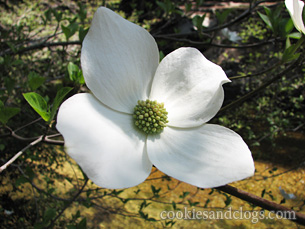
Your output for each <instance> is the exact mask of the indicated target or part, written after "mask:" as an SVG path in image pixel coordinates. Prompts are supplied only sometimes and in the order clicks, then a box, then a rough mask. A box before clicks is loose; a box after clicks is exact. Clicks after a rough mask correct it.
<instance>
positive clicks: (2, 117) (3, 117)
mask: <svg viewBox="0 0 305 229" xmlns="http://www.w3.org/2000/svg"><path fill="white" fill-rule="evenodd" d="M19 112H20V109H19V108H17V107H4V104H3V102H2V101H1V100H0V122H1V123H3V124H6V123H7V122H8V120H9V119H11V118H12V117H14V116H15V115H16V114H18V113H19Z"/></svg>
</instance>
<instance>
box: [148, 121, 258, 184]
mask: <svg viewBox="0 0 305 229" xmlns="http://www.w3.org/2000/svg"><path fill="white" fill-rule="evenodd" d="M147 150H148V156H149V159H150V160H151V161H152V163H153V164H154V165H155V166H156V167H157V168H158V169H159V170H160V171H162V172H164V173H165V174H167V175H169V176H172V177H174V178H176V179H178V180H180V181H184V182H186V183H189V184H192V185H195V186H197V187H200V188H213V187H219V186H222V185H225V184H228V183H231V182H234V181H239V180H242V179H245V178H248V177H250V176H252V175H253V174H254V171H255V168H254V161H253V158H252V155H251V152H250V150H249V148H248V146H247V145H246V143H245V142H244V141H243V139H242V138H241V137H240V136H239V135H238V134H237V133H235V132H233V131H232V130H229V129H227V128H225V127H222V126H218V125H212V124H205V125H202V126H201V127H196V128H190V129H177V128H171V127H169V128H167V129H164V132H163V133H162V134H161V136H160V139H153V137H148V141H147Z"/></svg>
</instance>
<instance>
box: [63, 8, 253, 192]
mask: <svg viewBox="0 0 305 229" xmlns="http://www.w3.org/2000/svg"><path fill="white" fill-rule="evenodd" d="M81 64H82V69H83V74H84V78H85V81H86V84H87V86H88V88H89V89H90V90H91V92H92V94H89V93H81V94H76V95H74V96H72V97H71V98H69V99H68V100H66V101H65V102H64V103H63V104H62V105H61V107H60V109H59V113H58V117H57V129H58V130H59V131H60V133H61V134H62V135H63V137H64V140H65V146H66V150H67V152H68V154H69V155H70V156H71V157H72V158H73V159H74V160H75V161H76V162H77V163H78V164H79V165H80V167H81V168H82V169H83V171H84V172H85V173H86V174H87V176H88V177H89V178H90V179H91V180H92V181H93V182H94V183H95V184H97V185H99V186H101V187H104V188H127V187H132V186H135V185H137V184H139V183H141V182H143V181H144V180H145V179H146V178H147V177H148V176H149V174H150V172H151V169H152V165H155V166H156V167H157V168H158V169H159V170H161V171H162V172H164V173H166V174H167V175H169V176H172V177H174V178H176V179H178V180H181V181H184V182H187V183H189V184H192V185H195V186H198V187H201V188H211V187H217V186H221V185H224V184H227V183H230V182H233V181H237V180H241V179H244V178H246V177H249V176H251V175H253V173H254V163H253V159H252V156H251V152H250V150H249V148H248V146H247V145H246V144H245V142H244V141H243V140H242V138H241V137H240V136H239V135H238V134H236V133H235V132H233V131H231V130H229V129H227V128H225V127H222V126H219V125H213V124H205V123H206V122H208V121H209V120H210V119H211V118H212V117H213V116H214V115H215V114H216V113H217V112H218V110H219V109H220V107H221V105H222V103H223V99H224V92H223V88H222V84H224V83H226V82H229V79H228V78H227V77H226V75H225V73H224V71H223V70H222V69H221V67H219V66H218V65H216V64H214V63H212V62H210V61H209V60H207V59H206V58H205V57H204V56H203V55H202V54H201V53H200V52H199V51H198V50H197V49H194V48H180V49H177V50H175V51H174V52H172V53H170V54H169V55H167V56H166V57H165V58H164V59H163V60H162V61H161V63H160V64H159V51H158V47H157V44H156V42H155V40H154V39H153V37H152V36H151V35H150V34H149V33H148V32H147V31H146V30H145V29H143V28H141V27H140V26H138V25H135V24H133V23H131V22H129V21H127V20H125V19H123V18H122V17H121V16H119V15H117V14H116V13H114V12H113V11H111V10H109V9H107V8H104V7H101V8H99V9H98V10H97V12H96V13H95V15H94V18H93V21H92V25H91V28H90V30H89V32H88V34H87V36H86V37H85V39H84V42H83V47H82V53H81Z"/></svg>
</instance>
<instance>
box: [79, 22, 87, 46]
mask: <svg viewBox="0 0 305 229" xmlns="http://www.w3.org/2000/svg"><path fill="white" fill-rule="evenodd" d="M88 31H89V28H87V29H84V27H82V26H81V27H79V30H78V38H79V40H80V42H83V40H84V38H85V36H86V35H87V33H88Z"/></svg>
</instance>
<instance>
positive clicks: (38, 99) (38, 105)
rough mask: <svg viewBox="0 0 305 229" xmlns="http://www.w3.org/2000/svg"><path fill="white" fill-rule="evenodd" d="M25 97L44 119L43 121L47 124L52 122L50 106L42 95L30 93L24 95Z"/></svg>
mask: <svg viewBox="0 0 305 229" xmlns="http://www.w3.org/2000/svg"><path fill="white" fill-rule="evenodd" d="M23 97H24V98H25V100H26V101H27V102H28V103H29V104H30V106H31V107H32V108H33V109H34V110H35V111H36V112H37V113H38V114H39V115H40V116H41V117H42V118H43V120H45V121H46V122H48V121H49V120H50V111H49V109H48V104H47V102H46V101H45V99H44V98H43V97H42V96H41V95H39V94H37V93H35V92H28V93H24V94H23Z"/></svg>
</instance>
